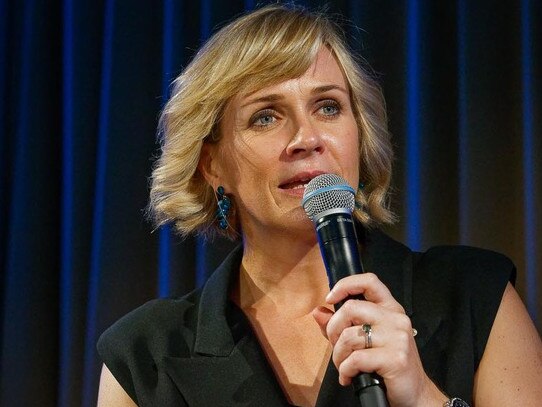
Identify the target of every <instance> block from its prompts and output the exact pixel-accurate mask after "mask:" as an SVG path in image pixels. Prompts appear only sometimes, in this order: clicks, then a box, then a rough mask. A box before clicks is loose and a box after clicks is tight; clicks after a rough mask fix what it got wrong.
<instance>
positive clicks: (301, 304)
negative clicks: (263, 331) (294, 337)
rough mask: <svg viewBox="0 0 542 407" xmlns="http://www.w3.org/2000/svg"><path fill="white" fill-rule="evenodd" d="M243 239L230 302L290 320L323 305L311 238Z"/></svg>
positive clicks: (324, 286) (319, 265)
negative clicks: (286, 317)
mask: <svg viewBox="0 0 542 407" xmlns="http://www.w3.org/2000/svg"><path fill="white" fill-rule="evenodd" d="M262 240H263V241H261V242H254V239H245V241H244V253H243V261H242V264H241V270H240V274H239V282H238V284H237V287H236V290H235V291H234V300H235V301H236V302H237V303H238V304H239V305H240V306H241V308H242V309H245V310H256V309H260V310H261V309H265V310H268V311H272V312H280V313H281V314H284V315H286V314H287V316H290V317H292V318H297V317H300V316H303V315H307V314H308V313H310V312H311V311H312V310H313V309H314V307H316V306H318V305H324V298H325V295H326V294H327V292H328V291H329V286H328V281H327V276H326V273H325V267H324V264H323V261H322V258H321V255H320V249H319V247H318V243H317V241H316V238H315V237H314V235H311V236H310V238H307V239H304V240H303V239H295V240H294V239H291V238H287V237H285V236H275V237H272V236H266V238H265V239H262Z"/></svg>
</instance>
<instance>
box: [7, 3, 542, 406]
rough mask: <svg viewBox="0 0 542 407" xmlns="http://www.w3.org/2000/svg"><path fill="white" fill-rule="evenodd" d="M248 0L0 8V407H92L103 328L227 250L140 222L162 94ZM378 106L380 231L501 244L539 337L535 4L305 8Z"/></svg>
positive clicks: (540, 188) (413, 240) (538, 18)
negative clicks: (338, 30) (353, 58)
mask: <svg viewBox="0 0 542 407" xmlns="http://www.w3.org/2000/svg"><path fill="white" fill-rule="evenodd" d="M255 3H256V2H254V1H248V0H247V1H244V2H243V1H241V0H237V1H228V2H223V1H218V0H201V1H200V2H193V1H191V2H188V1H182V0H163V1H162V2H160V1H143V0H133V1H129V2H125V1H114V0H94V1H76V0H64V1H63V2H44V1H38V0H23V1H7V0H0V267H1V272H2V273H1V275H2V281H1V286H0V301H1V304H2V308H1V315H0V316H1V318H2V324H1V328H0V329H1V330H0V346H1V352H2V356H1V360H0V368H1V376H0V392H1V394H0V403H1V405H2V406H14V405H20V406H27V405H40V406H63V407H64V406H77V405H84V406H92V405H95V402H96V394H97V384H98V377H99V370H100V366H101V362H100V361H99V359H98V357H97V355H96V351H95V344H96V340H97V338H98V337H99V335H100V333H101V332H102V331H103V330H104V329H105V328H106V327H108V326H109V325H110V324H111V323H113V322H114V321H115V320H116V319H118V318H119V317H120V316H121V315H123V314H125V313H126V312H128V311H129V310H131V309H133V308H135V307H136V306H138V305H140V304H142V303H144V302H145V301H147V300H149V299H151V298H154V297H157V296H170V295H181V294H183V293H186V292H188V291H189V290H191V289H193V288H194V287H196V286H199V285H201V284H202V283H203V282H204V281H205V279H206V278H207V276H208V275H209V273H210V272H211V271H212V270H213V268H214V267H215V266H216V265H217V263H218V262H219V261H220V260H221V259H222V258H223V257H224V255H225V253H226V252H227V251H228V250H230V249H231V247H232V243H230V242H224V241H216V242H214V243H204V242H202V241H200V240H198V239H194V238H190V239H186V240H184V241H181V240H180V239H179V238H177V237H175V236H174V235H173V234H172V232H171V230H170V228H168V227H165V228H162V229H160V230H156V231H154V230H153V227H152V225H150V224H148V222H146V221H145V220H144V217H143V213H142V211H143V209H144V208H145V206H146V204H147V196H148V177H149V175H150V171H151V164H152V160H151V157H153V156H156V154H157V144H156V141H155V129H156V125H157V117H158V114H159V111H160V108H161V106H162V104H163V103H164V101H165V100H166V98H167V95H168V92H169V83H170V81H171V80H172V78H174V77H175V76H176V75H177V74H178V73H179V72H180V71H181V69H182V67H183V66H185V65H186V64H187V63H188V61H189V60H190V58H191V56H192V55H193V53H194V51H195V50H196V49H197V48H198V47H199V45H200V44H201V42H202V41H203V40H205V38H207V37H208V36H209V35H210V34H211V33H212V32H213V31H214V30H215V29H216V27H217V26H220V25H221V24H223V23H224V22H226V21H228V20H229V19H231V18H233V17H234V16H236V15H238V14H239V13H241V12H243V11H244V10H249V9H252V8H253V7H255ZM324 3H326V4H327V5H328V8H327V10H328V12H329V13H336V12H337V13H340V14H342V15H344V16H346V17H347V18H348V19H349V20H351V23H350V24H345V31H346V33H347V37H348V38H349V40H351V45H352V47H353V48H354V49H355V50H357V51H359V53H360V54H361V55H363V56H364V58H365V59H366V60H367V61H368V62H369V63H370V64H371V65H372V67H373V68H374V70H375V73H376V74H377V75H378V76H379V79H380V82H381V83H382V85H383V88H384V92H385V95H386V99H387V102H388V110H389V118H390V128H391V131H392V133H393V136H394V144H395V147H396V151H397V159H396V161H395V173H394V181H393V183H394V189H393V207H394V210H395V211H396V213H398V214H399V217H400V219H401V221H400V223H398V224H397V225H395V226H393V227H391V228H387V229H386V230H387V232H388V233H390V234H391V235H392V236H394V237H396V238H398V239H399V240H402V241H404V242H406V243H407V244H409V245H410V246H411V247H413V248H414V249H424V248H427V247H429V246H430V245H434V244H443V243H445V244H458V243H459V244H470V245H476V246H482V247H486V248H490V249H494V250H497V251H500V252H504V253H505V254H507V255H508V256H510V257H511V258H512V259H513V260H514V262H515V263H516V265H517V266H518V270H519V278H518V290H519V291H520V294H521V295H522V297H523V299H524V301H525V303H526V305H527V306H528V309H529V312H530V314H531V316H532V317H533V319H534V320H535V322H536V324H537V327H538V329H539V330H542V302H541V299H540V294H541V293H542V271H541V270H542V254H541V252H542V250H541V248H542V199H541V198H542V168H541V167H542V141H541V140H542V117H541V113H542V102H541V95H542V55H541V53H542V44H541V40H542V32H541V31H542V3H541V2H539V1H536V0H513V1H509V2H494V1H489V0H473V1H471V0H456V1H446V2H434V1H429V0H425V1H424V0H400V1H397V0H382V1H378V2H376V1H368V0H364V1H354V0H351V1H346V0H343V1H331V2H330V1H326V2H324V1H322V2H319V1H314V2H309V1H306V2H304V4H305V5H308V6H311V7H318V6H320V5H321V4H324Z"/></svg>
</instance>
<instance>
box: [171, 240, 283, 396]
mask: <svg viewBox="0 0 542 407" xmlns="http://www.w3.org/2000/svg"><path fill="white" fill-rule="evenodd" d="M241 257H242V247H241V246H238V247H237V248H236V249H234V251H233V252H232V253H230V255H229V256H228V257H227V258H226V260H224V262H223V263H222V264H221V265H220V267H219V268H218V269H216V271H215V272H214V273H213V274H212V275H211V277H210V278H209V280H208V281H207V283H206V284H205V286H204V287H203V290H202V293H201V298H200V305H199V310H198V319H197V326H196V330H195V338H194V350H193V353H192V354H191V355H190V356H189V357H173V356H166V357H164V358H163V360H162V361H161V363H162V365H163V366H162V367H163V369H164V370H165V371H166V373H167V374H168V375H169V377H170V378H171V380H172V381H173V383H174V384H175V386H177V388H178V389H179V391H180V392H181V394H182V395H183V397H184V399H185V400H186V401H187V403H188V404H189V405H190V406H209V405H212V406H283V405H286V406H287V405H288V403H286V401H285V397H284V396H283V392H282V390H281V389H280V386H279V385H278V382H277V380H276V378H275V376H274V374H273V372H272V371H271V369H270V367H269V364H268V363H267V360H266V358H265V355H264V353H263V352H262V350H261V349H260V346H259V343H258V341H257V339H256V337H255V336H254V334H253V333H252V330H251V328H250V324H249V322H248V321H247V319H246V317H245V316H244V314H243V312H242V311H241V310H240V309H239V308H237V307H236V306H235V305H234V304H233V303H232V302H231V301H229V298H228V295H229V294H228V293H229V287H230V284H231V282H232V281H233V280H234V279H235V276H236V275H237V271H238V270H239V265H240V262H241Z"/></svg>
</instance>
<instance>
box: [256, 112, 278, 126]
mask: <svg viewBox="0 0 542 407" xmlns="http://www.w3.org/2000/svg"><path fill="white" fill-rule="evenodd" d="M276 121H277V118H276V117H275V112H274V111H273V110H270V109H266V110H262V111H260V112H257V113H256V114H255V115H254V116H252V117H251V118H250V124H251V125H252V126H254V127H256V128H258V127H267V126H270V125H272V124H274V123H275V122H276Z"/></svg>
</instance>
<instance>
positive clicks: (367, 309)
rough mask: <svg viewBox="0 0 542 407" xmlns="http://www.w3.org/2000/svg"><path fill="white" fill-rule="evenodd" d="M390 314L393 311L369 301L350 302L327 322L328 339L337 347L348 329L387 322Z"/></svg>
mask: <svg viewBox="0 0 542 407" xmlns="http://www.w3.org/2000/svg"><path fill="white" fill-rule="evenodd" d="M389 312H391V311H390V310H388V309H386V308H384V307H381V306H379V305H376V304H373V303H372V302H369V301H363V300H348V301H346V302H345V303H344V305H343V306H342V307H341V308H340V309H339V310H338V311H336V312H335V314H333V316H332V317H331V318H330V319H329V321H328V322H327V326H326V333H327V337H328V339H329V341H330V342H331V343H332V344H333V345H335V344H336V343H337V340H338V339H339V337H340V335H341V333H342V332H343V330H345V329H346V328H348V327H351V326H355V325H360V326H361V325H363V324H371V325H373V324H375V323H376V321H386V317H385V313H389Z"/></svg>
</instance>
